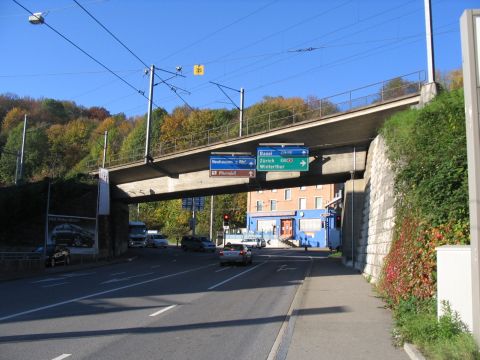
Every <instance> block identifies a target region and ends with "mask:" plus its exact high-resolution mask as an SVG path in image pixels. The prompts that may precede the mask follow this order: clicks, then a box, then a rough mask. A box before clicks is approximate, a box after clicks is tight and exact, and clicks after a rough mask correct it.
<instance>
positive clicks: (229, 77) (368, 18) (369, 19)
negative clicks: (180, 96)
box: [162, 0, 420, 100]
mask: <svg viewBox="0 0 480 360" xmlns="http://www.w3.org/2000/svg"><path fill="white" fill-rule="evenodd" d="M415 2H416V0H410V1H408V2H407V4H408V3H415ZM403 5H405V4H402V6H403ZM400 7H401V6H399V5H397V6H394V7H391V8H389V9H387V10H383V11H381V12H378V13H376V14H374V15H371V16H369V17H366V18H364V19H362V20H359V21H357V22H356V23H353V24H349V25H345V26H342V27H340V28H337V29H334V30H332V31H329V32H327V33H324V34H322V35H320V36H317V37H315V38H314V39H311V40H309V41H303V42H301V43H299V44H297V46H299V47H300V46H304V45H306V44H307V45H308V44H311V41H314V40H318V39H320V38H321V39H323V38H325V37H326V36H330V35H333V34H335V33H338V32H340V31H343V30H346V29H349V28H352V27H354V26H358V23H361V22H366V21H371V20H372V19H374V18H378V17H383V16H384V15H385V14H386V13H388V12H392V11H396V10H397V9H398V8H400ZM419 9H420V8H417V9H415V10H413V11H407V12H405V13H403V14H401V15H399V16H394V17H391V18H389V19H386V20H383V21H381V22H380V23H377V24H374V25H371V26H368V27H366V28H364V29H362V30H358V29H357V30H356V32H355V33H356V34H358V33H360V32H364V31H367V30H369V29H372V28H375V27H378V26H380V25H383V24H388V23H389V22H391V21H392V20H397V19H400V18H403V17H405V16H409V15H412V14H413V13H415V12H418V11H419ZM297 24H298V23H297ZM293 26H295V25H293ZM289 28H292V26H290V27H288V28H286V29H289ZM286 29H284V30H282V31H278V32H275V33H273V34H270V35H267V36H266V37H264V38H263V39H262V40H264V39H266V38H269V37H271V36H272V35H274V34H277V33H279V32H283V31H286ZM349 36H350V35H349V34H346V35H343V36H341V37H338V38H336V39H332V40H330V41H329V43H332V42H335V41H338V40H341V39H344V38H348V37H349ZM396 39H398V38H396ZM258 42H259V41H256V42H255V43H258ZM255 43H254V44H255ZM321 46H325V47H326V48H328V47H329V45H328V42H327V43H323V44H322V45H318V46H316V47H321ZM331 46H332V47H334V45H331ZM246 47H250V45H248V46H245V47H242V48H241V49H244V48H246ZM237 50H239V49H237ZM375 50H376V48H375ZM298 55H303V53H302V52H291V53H289V54H288V56H289V57H283V58H281V59H279V60H275V61H273V62H270V63H268V64H265V65H262V66H260V67H257V68H254V69H252V70H250V71H248V72H245V71H244V69H248V68H249V67H252V66H254V65H255V64H257V63H259V62H260V61H263V59H262V60H260V61H255V62H253V63H251V64H248V65H245V66H243V67H239V68H236V69H235V70H234V71H232V72H230V75H229V76H227V77H225V76H219V77H217V78H215V79H214V80H219V79H222V81H225V80H231V79H233V78H235V77H238V76H240V75H232V74H233V73H240V72H241V75H245V74H246V73H250V72H253V71H257V70H261V69H264V68H267V67H269V66H271V65H274V64H277V63H279V62H282V61H285V60H288V59H289V58H290V56H298ZM221 58H222V57H220V58H217V59H221ZM318 67H319V66H316V67H315V68H318ZM292 77H295V76H290V77H288V78H289V79H290V78H292ZM274 83H278V81H274V82H271V83H270V84H274ZM207 86H208V83H202V84H199V85H197V86H196V87H194V88H192V89H191V91H192V92H193V91H197V90H200V89H204V88H206V87H207ZM261 87H265V86H261ZM258 88H260V87H256V88H255V89H258ZM250 91H251V90H249V92H250ZM162 100H165V99H162Z"/></svg>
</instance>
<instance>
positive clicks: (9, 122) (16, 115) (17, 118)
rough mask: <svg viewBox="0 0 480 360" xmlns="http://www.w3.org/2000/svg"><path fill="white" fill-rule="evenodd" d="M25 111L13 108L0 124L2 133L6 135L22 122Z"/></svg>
mask: <svg viewBox="0 0 480 360" xmlns="http://www.w3.org/2000/svg"><path fill="white" fill-rule="evenodd" d="M25 114H26V111H25V110H24V109H21V108H18V107H14V108H13V109H11V110H10V111H9V112H8V113H7V114H6V115H5V118H4V119H3V122H2V133H3V134H6V133H8V132H9V131H10V130H11V129H13V128H14V127H15V126H17V125H18V124H19V123H21V122H23V119H24V117H25Z"/></svg>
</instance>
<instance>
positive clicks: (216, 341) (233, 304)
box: [0, 248, 318, 360]
mask: <svg viewBox="0 0 480 360" xmlns="http://www.w3.org/2000/svg"><path fill="white" fill-rule="evenodd" d="M132 255H133V256H132V260H131V261H129V262H125V263H119V264H114V265H108V266H103V267H95V268H82V269H81V270H78V271H73V272H66V273H51V274H46V275H45V276H42V277H36V278H28V279H22V280H16V281H6V282H3V283H0V359H9V360H16V359H29V360H30V359H46V360H52V359H55V360H61V359H69V360H70V359H116V360H118V359H175V360H181V359H209V360H215V359H222V360H223V359H266V358H267V357H268V354H269V352H270V350H271V348H272V345H273V343H274V341H275V339H276V336H277V334H278V332H279V329H280V327H281V325H282V323H283V321H284V319H285V315H286V313H287V311H288V309H289V307H290V304H291V302H292V300H293V297H294V296H295V292H296V290H297V287H298V285H299V283H300V282H301V281H302V280H303V279H304V276H305V273H306V271H307V269H308V268H309V266H310V264H311V259H310V257H309V256H311V253H308V252H301V251H298V250H297V251H294V250H279V249H262V250H257V249H255V250H254V258H253V259H254V260H253V264H252V265H248V266H225V267H220V266H219V263H218V260H217V255H216V254H210V253H208V254H205V253H191V252H187V253H184V252H182V251H180V250H179V249H177V248H169V249H135V250H134V251H133V254H132ZM317 256H318V253H317Z"/></svg>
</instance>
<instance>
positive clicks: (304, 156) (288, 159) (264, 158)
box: [257, 145, 309, 171]
mask: <svg viewBox="0 0 480 360" xmlns="http://www.w3.org/2000/svg"><path fill="white" fill-rule="evenodd" d="M308 154H309V151H308V148H307V147H305V146H287V145H284V146H265V147H258V148H257V170H258V171H308Z"/></svg>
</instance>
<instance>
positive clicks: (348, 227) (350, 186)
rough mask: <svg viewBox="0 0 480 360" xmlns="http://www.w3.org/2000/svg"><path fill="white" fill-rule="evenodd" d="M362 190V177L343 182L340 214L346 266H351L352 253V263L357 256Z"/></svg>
mask: <svg viewBox="0 0 480 360" xmlns="http://www.w3.org/2000/svg"><path fill="white" fill-rule="evenodd" d="M352 191H353V197H352ZM364 191H365V181H364V180H363V179H355V180H349V181H347V182H346V183H345V195H344V203H343V215H342V253H343V259H344V262H345V264H346V265H348V266H352V255H353V263H355V261H356V259H357V256H358V255H357V253H356V252H357V245H358V239H359V237H360V230H361V229H360V227H361V219H362V212H363V200H364ZM352 203H353V218H352ZM352 245H353V254H352Z"/></svg>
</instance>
